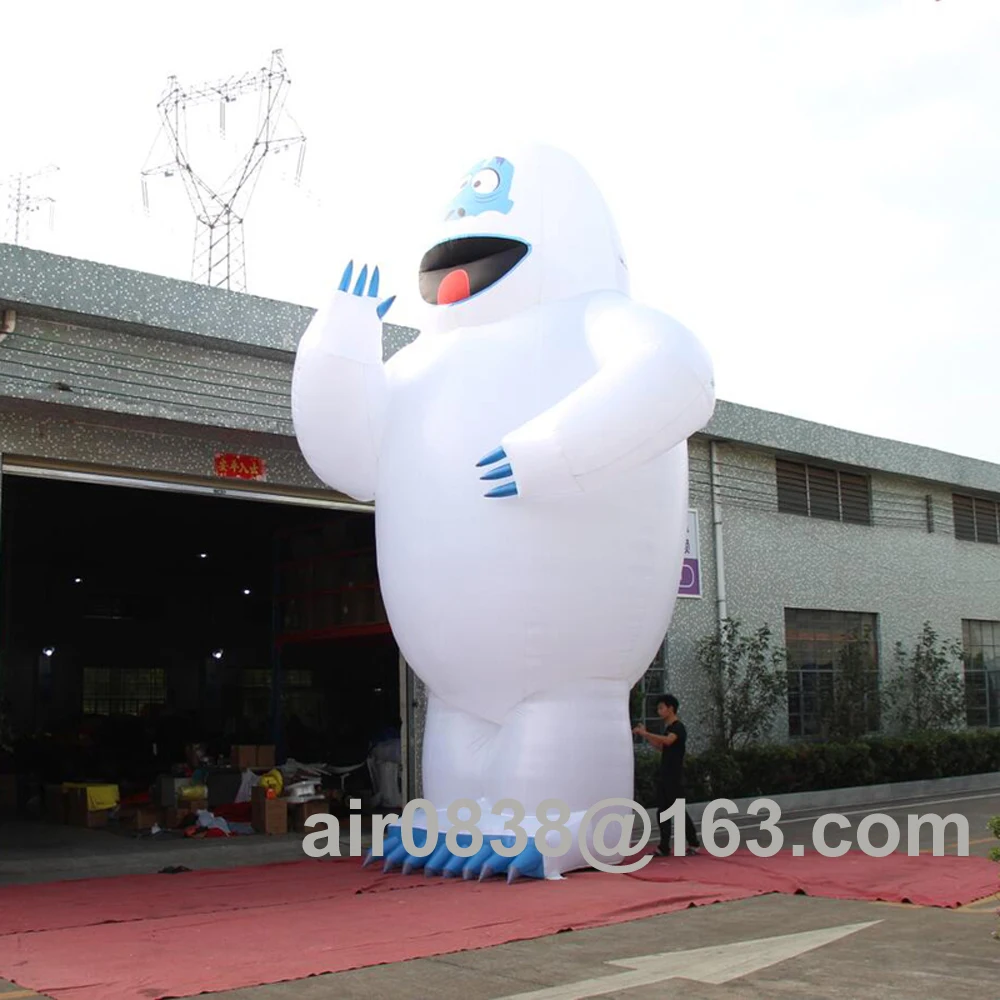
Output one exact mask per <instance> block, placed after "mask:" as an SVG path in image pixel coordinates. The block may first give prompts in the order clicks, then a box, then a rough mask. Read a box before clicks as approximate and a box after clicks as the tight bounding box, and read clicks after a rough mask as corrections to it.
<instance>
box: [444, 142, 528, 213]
mask: <svg viewBox="0 0 1000 1000" xmlns="http://www.w3.org/2000/svg"><path fill="white" fill-rule="evenodd" d="M513 179H514V165H513V164H512V163H511V162H510V161H509V160H505V159H504V158H503V157H502V156H494V157H493V158H492V159H490V160H483V161H482V162H481V163H477V164H476V166H474V167H473V168H472V170H471V171H469V173H468V175H467V176H466V177H465V179H464V180H463V181H462V186H461V187H460V188H459V191H458V194H457V195H455V198H454V200H453V201H452V202H451V204H450V205H449V206H448V208H447V212H446V214H445V222H448V221H449V220H451V219H461V218H464V217H465V216H467V215H481V214H482V213H483V212H501V213H503V214H504V215H506V214H507V213H508V212H509V211H510V210H511V209H512V208H513V207H514V202H512V201H511V200H510V185H511V182H512V181H513Z"/></svg>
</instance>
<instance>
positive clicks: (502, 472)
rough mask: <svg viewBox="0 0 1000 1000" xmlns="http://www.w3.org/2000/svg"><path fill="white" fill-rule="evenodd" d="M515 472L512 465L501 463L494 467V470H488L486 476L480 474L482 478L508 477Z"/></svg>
mask: <svg viewBox="0 0 1000 1000" xmlns="http://www.w3.org/2000/svg"><path fill="white" fill-rule="evenodd" d="M513 474H514V470H513V469H512V468H511V467H510V465H509V464H508V465H501V466H500V467H499V468H496V469H494V470H493V471H492V472H487V473H486V475H485V476H480V477H479V478H480V479H507V478H508V477H509V476H512V475H513Z"/></svg>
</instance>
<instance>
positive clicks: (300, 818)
mask: <svg viewBox="0 0 1000 1000" xmlns="http://www.w3.org/2000/svg"><path fill="white" fill-rule="evenodd" d="M289 812H290V813H291V814H292V817H291V819H292V829H293V830H294V831H295V832H296V833H309V832H310V828H309V827H307V826H306V820H307V819H308V818H309V817H310V816H318V815H322V814H323V813H327V814H329V812H330V806H329V803H328V802H327V801H326V799H313V800H312V801H311V802H299V803H297V804H295V805H293V806H290V807H289ZM0 1000H2V998H0Z"/></svg>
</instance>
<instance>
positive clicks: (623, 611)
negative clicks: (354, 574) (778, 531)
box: [292, 147, 715, 877]
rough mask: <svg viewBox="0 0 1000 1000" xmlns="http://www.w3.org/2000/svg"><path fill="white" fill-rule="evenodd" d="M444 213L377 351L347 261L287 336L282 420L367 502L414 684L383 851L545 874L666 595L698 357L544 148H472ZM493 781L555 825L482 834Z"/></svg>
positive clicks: (576, 812) (615, 755)
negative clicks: (429, 806) (407, 750)
mask: <svg viewBox="0 0 1000 1000" xmlns="http://www.w3.org/2000/svg"><path fill="white" fill-rule="evenodd" d="M443 214H444V216H445V221H444V222H443V224H442V231H441V232H440V233H439V234H438V238H437V239H436V240H433V241H431V242H430V243H429V246H431V247H432V249H430V250H429V252H428V253H427V255H426V256H425V258H424V261H423V264H422V266H421V273H420V282H421V291H422V293H423V295H424V298H425V299H427V300H428V301H429V302H431V303H434V304H435V320H436V322H435V323H434V324H433V325H430V326H428V327H427V328H426V329H424V330H423V331H422V332H421V334H420V335H419V336H418V337H417V339H416V340H415V341H414V342H413V343H412V344H410V345H409V346H407V347H405V348H403V349H402V350H401V351H399V352H398V353H397V354H396V355H394V356H393V357H392V358H391V359H390V360H389V361H388V362H386V363H385V364H383V361H382V339H381V319H380V316H381V314H382V311H383V308H384V305H382V306H380V304H379V301H378V298H377V288H374V289H373V288H371V287H370V286H368V287H366V281H367V273H366V272H364V273H362V276H361V278H360V279H359V280H358V282H357V284H356V285H355V286H354V288H353V293H352V290H351V288H350V287H349V283H350V278H351V277H352V275H350V274H348V275H345V280H344V281H343V282H342V284H341V290H339V291H337V292H336V293H335V294H334V296H333V298H332V300H331V302H330V303H329V305H328V306H327V307H326V308H325V309H323V310H320V312H318V313H317V315H316V317H315V318H314V320H313V322H312V324H311V325H310V327H309V329H308V330H307V332H306V334H305V335H304V337H303V339H302V342H301V344H300V345H299V349H298V355H297V359H296V366H295V374H294V380H293V391H292V396H293V398H292V404H293V416H294V422H295V429H296V434H297V436H298V439H299V443H300V446H301V448H302V451H303V454H304V455H305V457H306V459H307V461H308V462H309V463H310V465H311V466H312V468H313V469H314V470H315V472H316V474H317V475H318V476H319V477H320V478H321V479H322V480H323V481H324V482H326V483H327V484H328V485H329V486H331V487H333V488H335V489H338V490H340V491H342V492H344V493H346V494H348V495H350V496H352V497H355V498H357V499H361V500H372V499H374V500H375V518H376V539H377V547H378V565H379V577H380V583H381V588H382V594H383V598H384V601H385V606H386V609H387V612H388V616H389V620H390V623H391V626H392V629H393V633H394V635H395V637H396V640H397V641H398V643H399V646H400V649H401V651H402V653H403V655H404V656H405V658H406V660H407V661H408V662H409V663H410V665H411V666H412V667H413V669H414V671H415V672H416V673H417V675H418V676H419V677H420V678H421V679H422V680H423V681H424V683H425V684H426V685H427V688H428V691H429V705H428V714H427V720H426V727H425V737H424V747H423V768H422V771H423V786H424V787H423V795H424V797H425V798H426V799H428V800H429V801H430V802H432V803H433V804H434V806H435V807H437V809H438V810H439V815H438V828H439V830H440V831H441V835H440V837H439V843H438V845H437V846H436V847H435V849H434V850H432V851H431V853H430V854H429V856H427V857H424V858H417V857H415V856H414V855H413V854H410V853H408V852H407V851H406V849H405V848H404V847H403V846H402V845H401V844H400V842H399V839H398V835H397V837H396V839H394V840H391V841H390V842H389V843H388V844H387V845H386V866H387V867H391V866H393V865H395V864H402V865H403V866H404V868H405V869H406V870H412V869H414V868H421V867H423V868H424V869H425V870H427V871H428V872H443V873H445V874H458V873H463V874H465V875H466V876H473V875H479V876H482V875H483V874H499V873H501V872H503V871H507V873H508V875H509V876H510V877H513V876H514V875H515V874H521V875H534V876H547V877H552V876H558V875H559V874H560V873H562V872H565V871H569V870H572V869H574V868H579V867H584V866H587V864H588V862H587V861H586V860H585V857H584V855H583V853H582V852H581V850H580V848H579V846H578V844H577V836H578V830H579V827H580V822H581V820H582V818H583V816H584V814H585V813H586V811H587V810H588V809H590V807H592V806H593V805H595V804H596V803H597V802H599V801H603V800H605V799H609V798H618V799H630V798H631V797H632V794H633V747H632V736H631V722H630V719H629V690H630V688H631V687H632V685H633V684H635V682H636V681H637V680H638V679H639V678H640V677H641V676H642V674H643V672H644V671H645V669H646V668H647V667H648V665H649V663H650V662H651V661H652V659H653V658H654V656H655V655H656V652H657V649H658V648H659V645H660V643H661V642H662V641H663V638H664V635H665V633H666V631H667V627H668V625H669V623H670V619H671V616H672V613H673V608H674V602H675V599H676V594H677V590H678V586H679V581H680V577H681V567H682V560H683V545H684V537H685V525H686V518H687V509H688V481H687V470H688V464H687V444H686V442H687V438H688V437H689V436H690V435H691V434H693V433H695V432H696V431H698V430H699V429H701V428H702V427H704V425H705V424H706V423H707V422H708V420H709V418H710V417H711V415H712V412H713V409H714V405H715V394H714V382H713V376H712V365H711V362H710V360H709V358H708V356H707V355H706V353H705V352H704V350H703V349H702V347H701V346H700V344H699V343H698V341H697V340H696V339H695V338H694V336H693V335H692V334H691V333H690V332H688V331H687V330H686V329H684V328H683V327H682V326H680V325H679V324H678V323H676V322H674V321H673V320H671V319H670V318H668V317H666V316H664V315H661V314H659V313H657V312H654V311H652V310H649V309H646V308H644V307H642V306H639V305H637V304H635V303H634V302H632V300H631V299H630V298H629V285H628V271H627V268H626V265H625V260H624V255H623V253H622V250H621V247H620V246H619V241H618V236H617V233H616V230H615V227H614V224H613V222H612V220H611V218H610V215H609V213H608V211H607V208H606V206H605V204H604V201H603V199H602V198H601V196H600V194H599V193H598V191H597V189H596V187H595V186H594V184H593V183H592V181H591V180H590V178H589V177H588V176H587V174H586V173H585V172H584V171H583V169H582V168H581V167H580V166H579V165H578V164H577V163H576V162H575V161H574V160H573V159H571V158H570V157H569V156H567V155H566V154H564V153H561V152H559V151H556V150H553V149H550V148H548V147H531V148H527V149H523V150H520V151H517V152H514V151H509V152H508V151H505V152H504V156H503V157H495V158H493V159H492V160H487V161H484V162H483V163H482V164H480V165H479V167H478V168H476V169H475V170H474V171H473V172H472V174H470V176H469V177H468V178H466V181H465V182H464V183H463V185H462V187H461V188H460V190H459V193H458V195H457V196H456V199H455V201H454V203H453V204H452V205H451V206H449V208H448V209H447V210H446V211H445V213H443ZM376 281H377V279H376ZM458 799H467V800H473V801H475V802H477V803H478V805H479V807H480V809H481V812H482V816H483V818H482V819H481V820H480V822H479V823H478V824H477V825H478V827H479V829H480V830H482V831H484V833H486V834H487V845H486V846H485V847H484V848H483V850H482V851H480V852H479V853H478V854H477V855H475V856H474V857H471V858H466V857H460V856H455V855H453V854H452V853H451V852H450V851H449V850H448V849H447V847H446V846H445V845H444V843H443V840H444V831H445V830H446V829H447V828H448V827H449V825H450V822H449V820H448V819H447V818H446V815H445V813H446V809H447V807H448V806H449V805H450V804H451V803H453V802H455V801H456V800H458ZM511 799H513V800H515V801H516V802H517V803H519V804H520V805H521V806H522V807H523V811H524V814H525V816H524V819H523V821H522V822H521V823H520V826H521V827H522V828H523V829H524V830H525V832H526V833H527V835H528V837H533V835H534V833H535V832H536V830H537V829H538V824H539V818H536V815H535V814H536V810H537V808H538V806H539V804H540V803H542V802H543V801H545V800H550V799H556V800H560V801H562V802H564V803H565V804H566V805H567V806H568V807H569V810H570V811H571V814H572V815H571V817H570V820H569V822H568V823H567V824H566V826H567V828H568V829H569V831H570V833H571V835H572V838H573V844H572V846H571V847H570V849H569V850H568V851H566V852H564V853H561V854H560V856H554V857H553V856H550V857H543V856H542V855H541V854H540V853H539V852H538V850H537V849H536V848H535V847H534V845H533V844H532V843H531V842H530V841H529V843H528V845H527V847H526V848H525V850H524V851H523V852H521V853H520V854H519V855H518V856H517V857H514V858H510V857H504V856H502V855H500V854H498V853H497V852H495V851H491V848H490V847H489V844H488V841H489V836H488V835H489V834H492V833H500V832H502V831H503V830H504V827H505V821H506V819H507V818H509V817H510V815H511V813H510V811H507V812H506V814H505V815H503V816H501V815H494V814H493V810H494V808H495V807H496V805H497V803H499V802H501V801H502V800H511ZM463 815H465V814H464V813H463ZM548 815H549V816H550V817H553V818H554V816H555V812H554V811H553V812H551V813H549V814H548ZM515 818H516V817H515ZM397 834H398V831H397ZM606 840H607V841H608V842H610V843H617V840H618V834H617V833H616V832H615V830H614V828H613V827H612V828H609V830H608V831H607V835H606ZM552 842H553V843H555V842H556V839H555V838H552ZM428 850H430V848H428ZM592 850H593V848H592ZM600 860H606V861H611V862H612V863H613V862H614V861H615V858H614V857H611V858H604V857H601V858H600Z"/></svg>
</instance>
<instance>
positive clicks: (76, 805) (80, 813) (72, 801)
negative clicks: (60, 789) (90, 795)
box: [66, 788, 111, 830]
mask: <svg viewBox="0 0 1000 1000" xmlns="http://www.w3.org/2000/svg"><path fill="white" fill-rule="evenodd" d="M110 813H111V810H110V809H90V808H88V803H87V789H86V788H71V789H69V791H67V792H66V817H67V822H68V823H69V825H70V826H84V827H87V828H88V829H91V830H96V829H100V828H101V827H104V826H107V825H108V816H109V815H110Z"/></svg>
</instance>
